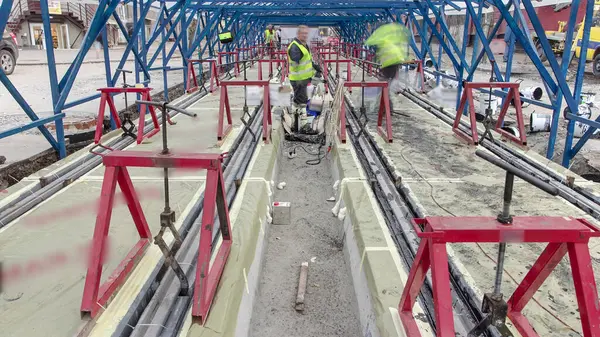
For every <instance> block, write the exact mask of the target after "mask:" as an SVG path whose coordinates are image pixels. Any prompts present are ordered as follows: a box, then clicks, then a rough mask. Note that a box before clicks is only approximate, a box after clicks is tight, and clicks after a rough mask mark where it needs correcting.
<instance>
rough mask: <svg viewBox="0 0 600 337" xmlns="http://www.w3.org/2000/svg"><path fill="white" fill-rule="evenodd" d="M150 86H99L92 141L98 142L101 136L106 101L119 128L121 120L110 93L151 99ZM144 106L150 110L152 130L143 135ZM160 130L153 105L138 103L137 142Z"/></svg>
mask: <svg viewBox="0 0 600 337" xmlns="http://www.w3.org/2000/svg"><path fill="white" fill-rule="evenodd" d="M151 90H152V88H100V89H98V91H100V107H99V109H98V120H97V122H96V133H95V134H94V143H96V144H98V143H99V142H100V138H102V129H103V125H104V111H105V109H106V103H108V107H109V110H110V114H111V116H112V118H113V119H114V121H115V124H116V125H117V128H121V120H120V119H119V113H118V112H117V108H116V107H115V102H114V100H113V98H112V94H117V93H130V94H131V93H134V94H140V95H141V100H143V101H151V100H152V98H151V96H150V91H151ZM146 108H147V109H148V110H150V116H151V117H152V124H154V130H152V131H150V132H149V133H148V134H147V135H145V136H144V126H145V124H146V123H145V121H146ZM159 131H160V125H159V123H158V118H157V117H156V111H155V110H154V107H153V106H149V107H146V104H140V118H139V123H138V131H137V143H138V144H140V143H141V142H142V140H144V139H145V138H150V137H152V136H154V135H155V134H157V133H158V132H159Z"/></svg>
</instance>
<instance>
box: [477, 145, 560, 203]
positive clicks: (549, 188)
mask: <svg viewBox="0 0 600 337" xmlns="http://www.w3.org/2000/svg"><path fill="white" fill-rule="evenodd" d="M475 154H476V155H477V156H478V157H480V158H483V159H485V160H487V161H489V162H490V163H492V164H494V165H496V166H498V167H500V168H502V169H504V170H505V171H508V172H510V173H512V174H514V175H516V176H517V177H519V178H521V179H523V180H525V181H526V182H528V183H530V184H532V185H534V186H535V187H537V188H539V189H541V190H542V191H544V192H546V193H548V194H551V195H558V189H557V188H556V187H554V186H551V185H549V184H548V183H546V182H543V181H541V180H540V179H538V178H536V177H534V176H532V175H530V174H528V173H526V172H524V171H522V170H520V169H518V168H516V167H514V166H512V165H509V164H508V163H506V162H505V161H503V160H501V159H499V158H496V157H494V156H493V155H491V154H489V153H487V152H483V151H482V150H476V151H475Z"/></svg>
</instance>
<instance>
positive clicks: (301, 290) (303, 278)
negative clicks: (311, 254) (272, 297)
mask: <svg viewBox="0 0 600 337" xmlns="http://www.w3.org/2000/svg"><path fill="white" fill-rule="evenodd" d="M307 280H308V262H302V265H301V266H300V280H299V281H298V296H296V311H304V295H305V294H306V282H307Z"/></svg>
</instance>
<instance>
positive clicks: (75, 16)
mask: <svg viewBox="0 0 600 337" xmlns="http://www.w3.org/2000/svg"><path fill="white" fill-rule="evenodd" d="M97 7H98V6H97V5H93V4H83V3H72V2H60V8H61V14H53V15H52V16H53V20H52V22H65V21H69V22H71V23H72V24H73V25H74V26H76V27H78V28H79V29H81V32H85V31H87V29H88V27H89V25H90V23H91V22H92V19H93V17H94V14H95V13H96V9H97ZM27 21H31V22H41V21H42V10H41V8H40V2H39V0H18V1H16V2H14V3H13V7H12V10H11V12H10V15H9V18H8V22H7V23H6V29H7V30H8V31H10V32H12V33H14V34H15V35H16V36H19V35H20V33H21V32H22V27H23V25H22V24H23V23H24V22H27ZM80 35H81V36H83V34H80ZM72 43H73V42H72Z"/></svg>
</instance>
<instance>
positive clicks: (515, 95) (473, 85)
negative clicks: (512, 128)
mask: <svg viewBox="0 0 600 337" xmlns="http://www.w3.org/2000/svg"><path fill="white" fill-rule="evenodd" d="M481 88H487V89H489V90H492V89H494V88H497V89H508V94H507V95H506V98H505V99H504V104H502V109H501V110H500V114H499V115H498V121H497V122H496V126H495V127H494V131H496V132H498V133H500V134H501V135H502V136H503V137H505V138H507V139H508V140H510V141H512V142H514V143H516V144H517V145H521V146H526V145H527V136H526V135H525V123H524V121H523V110H522V109H521V97H520V95H519V83H510V82H465V83H464V89H463V93H462V97H461V98H460V105H459V107H458V110H456V117H455V119H454V125H453V126H452V131H454V133H455V134H456V135H457V136H459V137H460V138H462V139H464V140H465V141H466V142H468V143H469V144H472V145H477V144H479V136H478V135H477V121H476V119H475V105H474V103H473V89H481ZM513 100H514V103H515V104H514V108H515V113H516V118H517V127H518V129H519V137H516V136H514V135H513V134H511V133H509V132H507V131H504V130H502V124H503V123H504V117H505V116H506V113H507V112H508V108H509V106H510V105H511V102H512V101H513ZM466 104H469V120H470V124H471V133H472V135H473V137H469V135H467V134H466V133H465V132H463V131H461V130H460V129H459V128H458V126H459V124H460V120H461V117H462V112H463V111H464V109H465V107H466Z"/></svg>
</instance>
